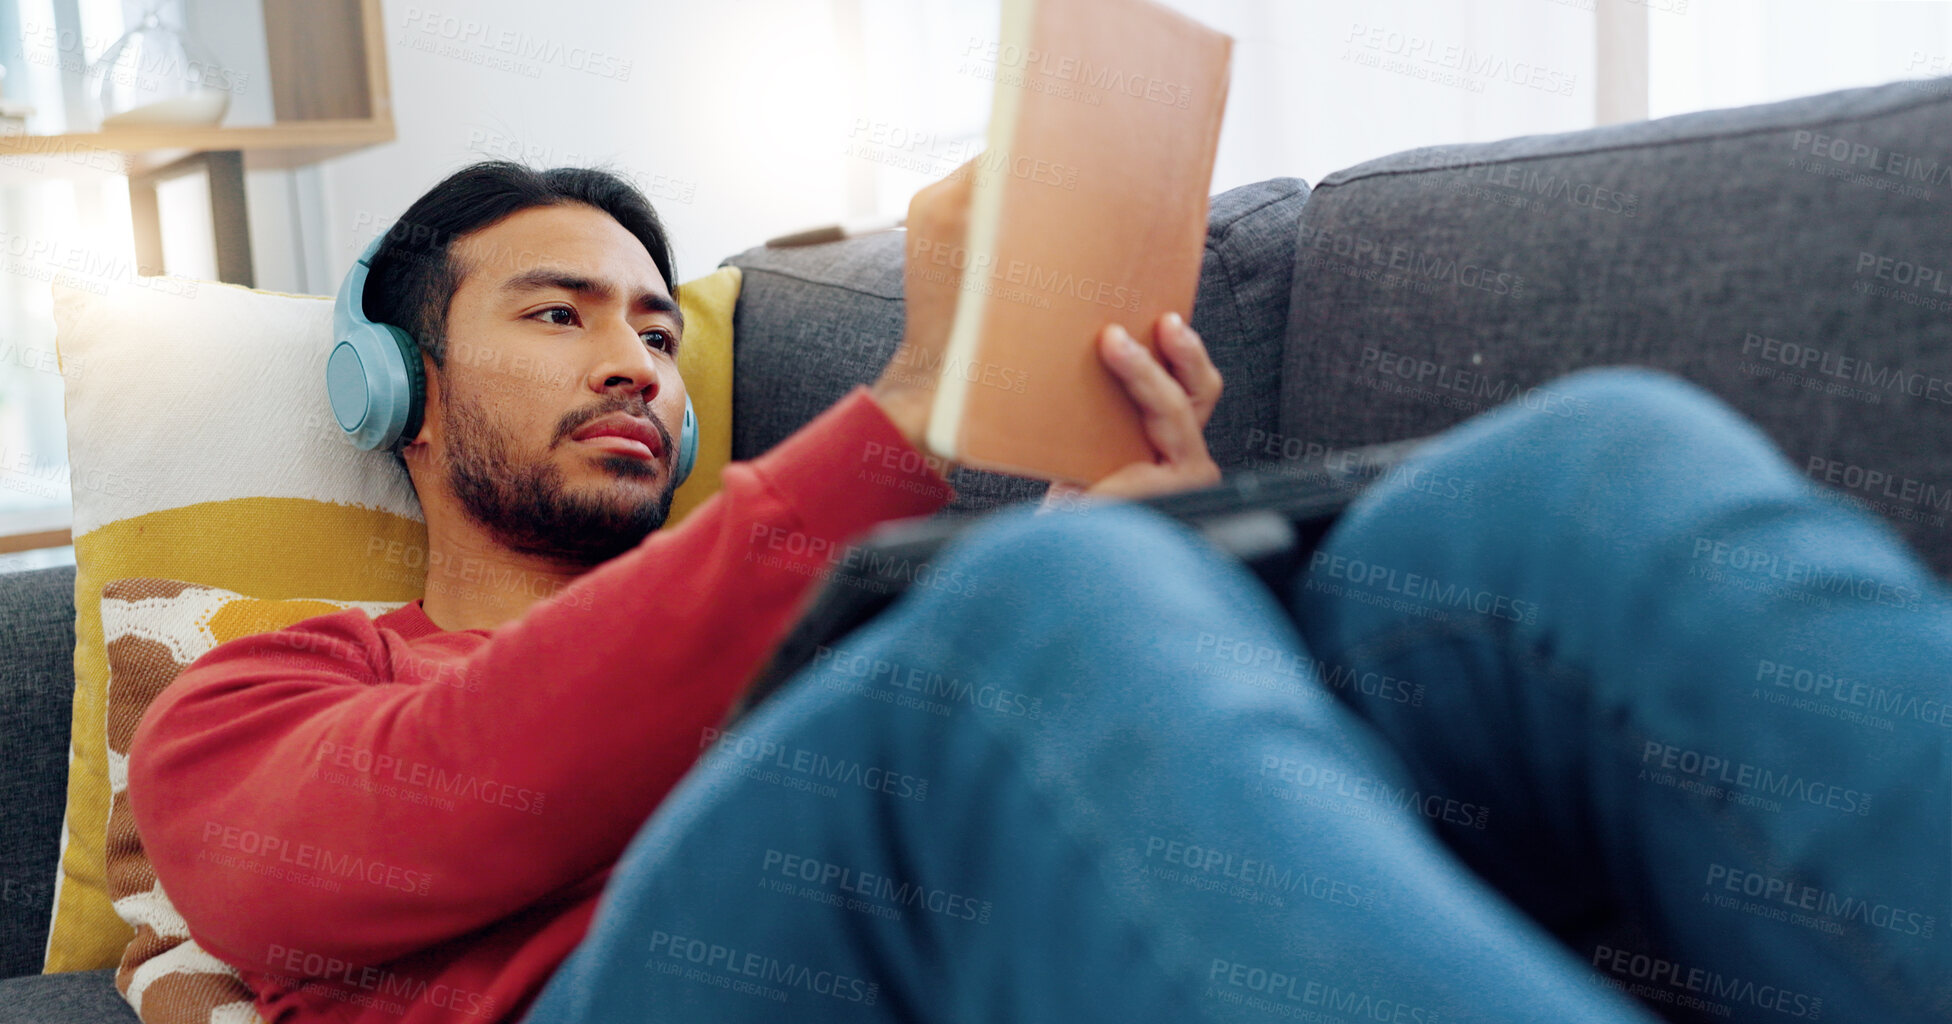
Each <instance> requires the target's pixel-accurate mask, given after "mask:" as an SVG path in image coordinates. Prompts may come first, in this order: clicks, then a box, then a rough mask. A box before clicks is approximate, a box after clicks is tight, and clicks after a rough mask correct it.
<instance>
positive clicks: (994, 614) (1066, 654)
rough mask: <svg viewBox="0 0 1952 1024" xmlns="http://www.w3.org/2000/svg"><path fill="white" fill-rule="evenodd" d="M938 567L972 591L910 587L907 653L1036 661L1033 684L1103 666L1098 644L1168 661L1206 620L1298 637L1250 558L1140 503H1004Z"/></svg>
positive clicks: (957, 661) (976, 665) (1028, 665)
mask: <svg viewBox="0 0 1952 1024" xmlns="http://www.w3.org/2000/svg"><path fill="white" fill-rule="evenodd" d="M938 572H939V573H940V574H943V575H950V576H954V577H956V578H959V579H960V580H961V581H962V583H963V588H962V593H960V594H947V593H942V592H938V591H935V590H931V589H923V588H915V589H912V590H911V591H910V592H909V594H908V595H907V596H906V597H904V599H903V601H902V606H901V616H900V617H901V618H902V619H903V620H904V621H905V622H906V623H907V624H908V627H907V629H906V630H905V632H904V633H903V637H904V639H902V640H896V641H894V646H895V647H896V648H897V649H899V652H900V656H902V657H914V658H918V659H921V660H925V661H929V662H932V663H937V664H949V665H958V666H966V667H969V668H971V669H973V670H980V667H981V666H993V665H997V664H999V663H1000V661H999V659H1002V660H1011V659H1015V660H1016V661H1017V662H1019V664H1018V665H1017V667H1019V668H1024V669H1035V671H1036V674H1037V680H1038V681H1037V682H1036V683H1032V682H1029V681H1026V683H1025V685H1026V686H1030V685H1037V686H1047V685H1048V684H1050V681H1051V680H1053V679H1057V680H1067V679H1075V678H1078V677H1080V676H1089V675H1093V674H1094V673H1095V669H1094V667H1093V663H1092V652H1099V653H1100V654H1101V655H1102V652H1103V650H1104V646H1105V645H1106V644H1111V643H1116V644H1122V645H1124V646H1125V647H1126V649H1127V650H1128V652H1131V653H1137V650H1136V649H1137V648H1150V649H1151V650H1152V653H1153V654H1155V655H1158V656H1159V657H1161V658H1162V659H1166V658H1170V657H1171V656H1172V654H1173V653H1174V652H1175V650H1176V649H1175V648H1174V646H1173V645H1175V644H1179V643H1180V641H1181V640H1184V642H1185V645H1187V646H1189V647H1190V645H1192V644H1193V643H1194V641H1195V639H1196V636H1195V635H1194V634H1196V633H1197V632H1198V630H1199V629H1201V628H1204V629H1207V630H1209V631H1211V630H1215V629H1220V628H1221V627H1222V626H1225V627H1226V628H1227V629H1230V630H1232V631H1233V632H1238V633H1241V634H1242V635H1245V634H1247V633H1250V632H1251V633H1254V634H1256V635H1257V636H1262V637H1263V638H1264V641H1263V642H1266V643H1268V644H1270V645H1272V644H1274V643H1276V642H1277V641H1278V640H1279V639H1282V638H1283V631H1284V630H1288V632H1287V633H1286V634H1285V638H1288V639H1292V638H1293V634H1292V632H1291V629H1290V624H1289V623H1288V621H1287V619H1286V617H1285V615H1284V614H1283V613H1282V612H1281V610H1280V608H1279V606H1278V604H1276V603H1275V600H1274V598H1273V596H1272V595H1271V594H1269V593H1268V592H1267V591H1266V590H1265V588H1264V587H1262V586H1261V585H1260V583H1259V581H1258V580H1256V579H1255V578H1254V576H1253V574H1252V573H1251V572H1249V571H1248V569H1247V568H1246V567H1245V566H1243V565H1241V564H1240V563H1239V562H1238V561H1237V560H1235V559H1234V558H1232V557H1231V556H1229V555H1227V554H1226V553H1225V552H1223V551H1222V550H1220V549H1219V548H1217V547H1215V546H1214V545H1212V544H1211V543H1210V542H1209V541H1207V540H1206V539H1205V538H1203V537H1201V536H1200V535H1199V534H1198V533H1196V532H1194V531H1193V530H1192V529H1191V528H1189V527H1187V526H1185V525H1183V524H1181V523H1180V522H1178V521H1177V520H1175V519H1173V518H1171V517H1169V516H1166V515H1164V514H1162V513H1159V512H1155V511H1153V510H1151V509H1150V508H1147V507H1145V506H1142V505H1138V504H1134V503H1130V502H1103V503H1092V504H1088V505H1085V506H1082V507H1080V508H1078V509H1076V510H1059V511H1050V512H1045V513H1042V514H1038V513H1036V512H1035V510H1033V509H1031V508H1029V507H1027V506H1026V507H1016V508H1012V509H1008V510H1005V511H1002V512H999V513H997V514H996V515H995V516H992V517H991V518H990V519H988V520H986V521H984V522H982V523H980V524H978V525H976V526H974V527H972V528H971V529H970V530H969V531H968V532H967V533H966V534H964V535H963V536H962V537H960V538H959V539H958V540H956V541H955V542H954V543H952V544H951V545H950V546H949V547H947V548H946V549H944V551H943V552H942V555H941V558H940V559H939V562H938ZM1201 623H1204V625H1203V626H1202V625H1200V624H1201ZM1189 630H1192V631H1193V632H1192V633H1189V632H1188V631H1189ZM889 639H892V638H889ZM1025 659H1027V660H1025ZM1061 685H1062V684H1060V686H1061Z"/></svg>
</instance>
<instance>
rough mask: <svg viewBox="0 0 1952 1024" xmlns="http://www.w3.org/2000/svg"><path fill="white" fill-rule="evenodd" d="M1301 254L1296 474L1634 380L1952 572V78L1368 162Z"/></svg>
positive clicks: (1333, 179) (1295, 309)
mask: <svg viewBox="0 0 1952 1024" xmlns="http://www.w3.org/2000/svg"><path fill="white" fill-rule="evenodd" d="M1297 252H1298V256H1297V259H1296V267H1295V279H1294V297H1293V301H1292V302H1291V304H1290V313H1291V316H1290V320H1289V325H1288V346H1287V357H1286V361H1285V363H1284V366H1283V370H1282V378H1283V394H1282V410H1281V427H1280V431H1281V434H1282V435H1283V436H1282V438H1281V439H1280V445H1281V447H1285V448H1286V449H1287V450H1288V451H1303V450H1307V449H1309V448H1310V446H1314V447H1316V448H1321V447H1342V446H1352V445H1361V444H1371V443H1376V442H1381V441H1390V440H1397V439H1401V438H1405V437H1415V436H1420V435H1424V434H1430V433H1434V432H1436V431H1438V430H1440V429H1442V428H1444V427H1446V426H1449V425H1451V424H1452V423H1455V422H1457V421H1458V420H1461V419H1463V418H1465V417H1466V416H1468V415H1470V414H1472V413H1474V412H1477V411H1479V410H1480V409H1484V408H1488V407H1490V406H1492V405H1495V404H1498V403H1499V402H1501V401H1505V400H1508V399H1512V398H1519V399H1520V400H1526V401H1531V402H1533V403H1535V404H1540V405H1543V404H1547V403H1549V402H1550V401H1551V399H1552V396H1551V394H1550V389H1546V390H1544V391H1538V392H1535V391H1531V390H1529V389H1532V388H1535V387H1537V386H1538V385H1541V384H1544V383H1545V382H1547V381H1550V380H1551V379H1552V378H1554V377H1557V376H1559V375H1561V374H1564V373H1567V372H1569V371H1572V370H1575V369H1578V368H1581V367H1586V366H1595V365H1603V364H1617V363H1637V364H1643V365H1649V366H1654V367H1658V368H1661V369H1665V370H1668V371H1670V372H1673V373H1675V374H1678V375H1680V376H1682V377H1685V378H1687V379H1690V380H1692V381H1694V382H1696V383H1698V384H1701V385H1703V386H1704V387H1706V388H1708V389H1709V390H1710V391H1712V392H1714V393H1716V394H1717V395H1719V396H1721V397H1722V398H1723V399H1724V400H1726V401H1728V402H1729V403H1730V404H1732V405H1733V406H1734V407H1735V408H1736V409H1738V410H1739V411H1740V412H1742V413H1743V414H1744V415H1746V416H1748V417H1749V418H1751V419H1753V420H1755V421H1756V422H1757V423H1758V424H1759V425H1760V426H1761V427H1762V429H1763V430H1765V431H1766V432H1767V433H1768V434H1769V435H1770V436H1771V437H1772V438H1773V439H1774V440H1775V441H1776V443H1777V444H1778V445H1780V446H1781V447H1782V448H1783V450H1784V452H1785V453H1786V454H1787V456H1788V458H1789V459H1790V461H1791V462H1792V463H1793V464H1794V465H1795V466H1796V467H1797V468H1798V469H1800V470H1802V471H1803V472H1805V473H1806V474H1807V475H1808V476H1810V477H1812V478H1814V479H1817V480H1821V481H1823V482H1825V483H1828V484H1832V485H1834V486H1836V487H1837V488H1838V489H1840V490H1842V491H1843V492H1845V493H1846V494H1849V495H1852V496H1854V497H1856V498H1860V499H1862V500H1863V501H1864V502H1865V503H1867V504H1868V506H1869V507H1870V508H1872V509H1874V510H1876V511H1877V512H1879V513H1881V514H1882V515H1884V516H1885V517H1886V518H1887V519H1888V520H1890V521H1891V522H1892V524H1893V525H1894V526H1896V527H1897V529H1898V530H1899V531H1901V532H1902V533H1903V534H1904V535H1905V536H1906V537H1907V539H1909V540H1910V542H1911V543H1912V544H1913V545H1914V546H1915V547H1916V548H1917V549H1918V550H1919V551H1920V552H1921V553H1922V554H1923V555H1924V557H1925V559H1926V560H1927V561H1928V562H1929V563H1930V564H1931V565H1933V566H1934V567H1935V568H1936V569H1938V570H1939V571H1940V572H1941V573H1944V572H1946V571H1947V570H1952V445H1949V444H1947V441H1948V440H1952V79H1947V80H1937V81H1929V82H1906V83H1898V84H1894V85H1890V86H1884V87H1879V88H1874V89H1858V90H1851V91H1848V92H1839V93H1833V94H1829V95H1823V96H1815V97H1809V98H1806V99H1799V100H1794V101H1790V102H1787V103H1776V104H1771V105H1767V106H1759V107H1748V108H1743V109H1737V110H1724V111H1710V112H1706V113H1701V114H1693V115H1688V116H1684V117H1676V118H1668V119H1664V120H1660V121H1654V122H1644V123H1640V124H1633V125H1625V126H1619V127H1609V128H1602V129H1595V130H1591V131H1583V132H1575V133H1572V134H1567V135H1554V136H1539V137H1532V138H1520V139H1511V140H1508V141H1504V142H1497V143H1491V144H1486V145H1472V146H1456V147H1447V148H1441V149H1424V150H1416V151H1413V152H1408V153H1403V154H1399V155H1396V156H1391V157H1387V158H1384V159H1381V160H1376V161H1373V162H1370V163H1365V164H1362V165H1359V166H1356V167H1353V168H1350V169H1348V170H1345V171H1340V172H1337V173H1335V174H1333V175H1330V176H1329V177H1328V178H1326V179H1325V180H1323V181H1322V182H1321V183H1320V184H1319V185H1318V186H1316V188H1315V190H1314V192H1313V194H1312V195H1311V196H1310V197H1309V200H1308V206H1307V208H1306V209H1305V210H1304V211H1303V214H1302V220H1301V224H1300V226H1299V228H1298V231H1297ZM1628 428H1629V429H1630V425H1629V426H1628ZM1281 447H1277V448H1276V449H1274V450H1273V452H1272V454H1278V453H1279V452H1280V451H1281Z"/></svg>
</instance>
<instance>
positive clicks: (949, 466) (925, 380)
mask: <svg viewBox="0 0 1952 1024" xmlns="http://www.w3.org/2000/svg"><path fill="white" fill-rule="evenodd" d="M978 159H980V157H979V158H978ZM974 169H975V161H971V162H970V163H967V164H964V165H963V166H962V167H959V168H957V169H956V170H955V171H953V172H951V173H950V175H949V176H948V177H947V178H944V179H942V180H941V181H938V182H936V183H935V184H933V185H930V186H929V187H927V188H925V189H923V190H922V191H920V192H918V193H916V194H915V198H914V199H912V200H910V201H909V203H908V251H907V256H906V262H905V264H904V265H903V268H902V294H903V302H902V307H903V311H904V320H903V324H902V338H901V347H900V348H897V349H896V350H895V355H894V358H892V359H890V360H889V361H888V366H887V368H886V369H883V370H882V371H881V377H880V379H878V380H876V381H875V382H874V386H873V387H872V388H870V389H869V394H871V395H873V396H874V398H875V400H876V401H878V402H880V403H881V408H882V409H883V410H884V411H886V412H887V414H888V418H889V419H890V420H892V421H894V424H895V426H897V427H899V428H901V432H902V434H903V435H904V436H906V437H907V438H908V441H909V443H910V444H912V445H914V446H915V448H916V449H917V450H918V451H922V452H927V451H928V448H927V447H926V446H925V445H924V444H923V442H922V437H923V435H924V434H925V433H926V432H927V430H928V417H929V410H930V409H931V408H932V407H933V406H934V405H935V386H936V381H937V374H938V373H939V372H940V367H941V366H942V358H943V354H944V352H945V350H947V348H948V347H949V322H950V319H951V318H953V317H954V316H955V314H956V298H957V296H958V294H960V289H961V287H962V272H961V271H960V270H957V269H956V267H955V263H956V261H957V260H959V259H965V258H966V254H965V253H964V249H963V242H964V239H966V238H967V237H968V235H969V197H970V194H971V193H972V192H973V191H974V188H973V184H972V182H973V181H974V178H975V175H974V173H973V172H974ZM931 458H937V457H935V456H931ZM937 469H938V471H939V472H941V473H942V475H943V476H944V477H947V476H948V475H949V474H950V473H951V472H952V471H953V470H954V469H955V463H953V462H947V461H944V462H943V464H942V465H940V466H937Z"/></svg>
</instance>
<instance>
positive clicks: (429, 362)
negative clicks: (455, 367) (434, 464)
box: [400, 350, 442, 458]
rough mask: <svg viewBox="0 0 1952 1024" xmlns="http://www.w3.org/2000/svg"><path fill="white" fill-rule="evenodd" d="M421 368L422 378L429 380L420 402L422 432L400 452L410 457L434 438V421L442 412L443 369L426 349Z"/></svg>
mask: <svg viewBox="0 0 1952 1024" xmlns="http://www.w3.org/2000/svg"><path fill="white" fill-rule="evenodd" d="M420 369H421V374H422V377H421V379H422V380H425V381H426V382H427V393H426V394H425V395H424V396H423V400H422V401H421V404H420V432H419V433H417V434H415V435H414V436H413V437H411V438H409V439H408V440H407V442H406V443H405V444H404V445H402V446H401V449H400V454H401V455H402V456H406V457H409V458H411V457H412V456H413V454H414V452H415V450H419V451H422V452H424V451H425V450H426V446H427V444H428V443H429V442H431V441H432V440H433V428H434V423H435V422H436V420H438V419H439V417H440V414H441V400H442V395H441V383H442V382H441V371H440V368H439V367H437V366H435V365H434V359H433V357H432V356H429V355H428V354H427V353H426V351H425V350H422V351H421V353H420Z"/></svg>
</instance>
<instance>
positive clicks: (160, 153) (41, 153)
mask: <svg viewBox="0 0 1952 1024" xmlns="http://www.w3.org/2000/svg"><path fill="white" fill-rule="evenodd" d="M262 2H263V5H264V18H265V44H266V48H267V54H268V56H269V59H270V66H271V94H272V103H273V106H274V107H275V114H274V116H275V117H276V120H275V121H273V122H271V123H269V124H255V125H236V126H231V125H222V124H217V125H202V126H189V127H155V128H118V129H113V130H109V131H95V132H65V133H62V134H59V135H29V134H26V133H23V132H19V131H6V130H0V157H13V156H18V157H27V158H32V157H46V158H49V159H50V160H53V161H56V162H58V163H66V164H70V165H75V166H76V167H78V168H79V167H86V168H92V169H95V170H110V171H116V172H118V173H128V174H131V175H134V174H142V173H146V172H147V171H149V170H153V169H155V168H157V167H161V166H164V165H166V164H170V163H173V162H175V161H177V160H179V159H181V158H183V157H184V156H187V155H189V154H193V153H221V152H239V153H246V154H250V157H251V163H252V164H253V165H257V166H283V167H293V166H301V165H303V164H307V163H313V162H316V161H318V160H322V159H325V158H327V157H331V156H337V155H340V154H342V153H346V152H350V151H352V150H355V149H359V148H361V147H364V146H371V145H374V144H376V143H381V142H391V141H393V139H394V138H395V134H394V128H393V108H392V98H391V91H390V89H389V86H388V82H387V73H386V36H385V32H384V28H383V26H382V24H381V18H382V17H383V13H382V11H381V7H380V0H262ZM97 156H100V157H104V158H105V159H93V158H94V157H97Z"/></svg>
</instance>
